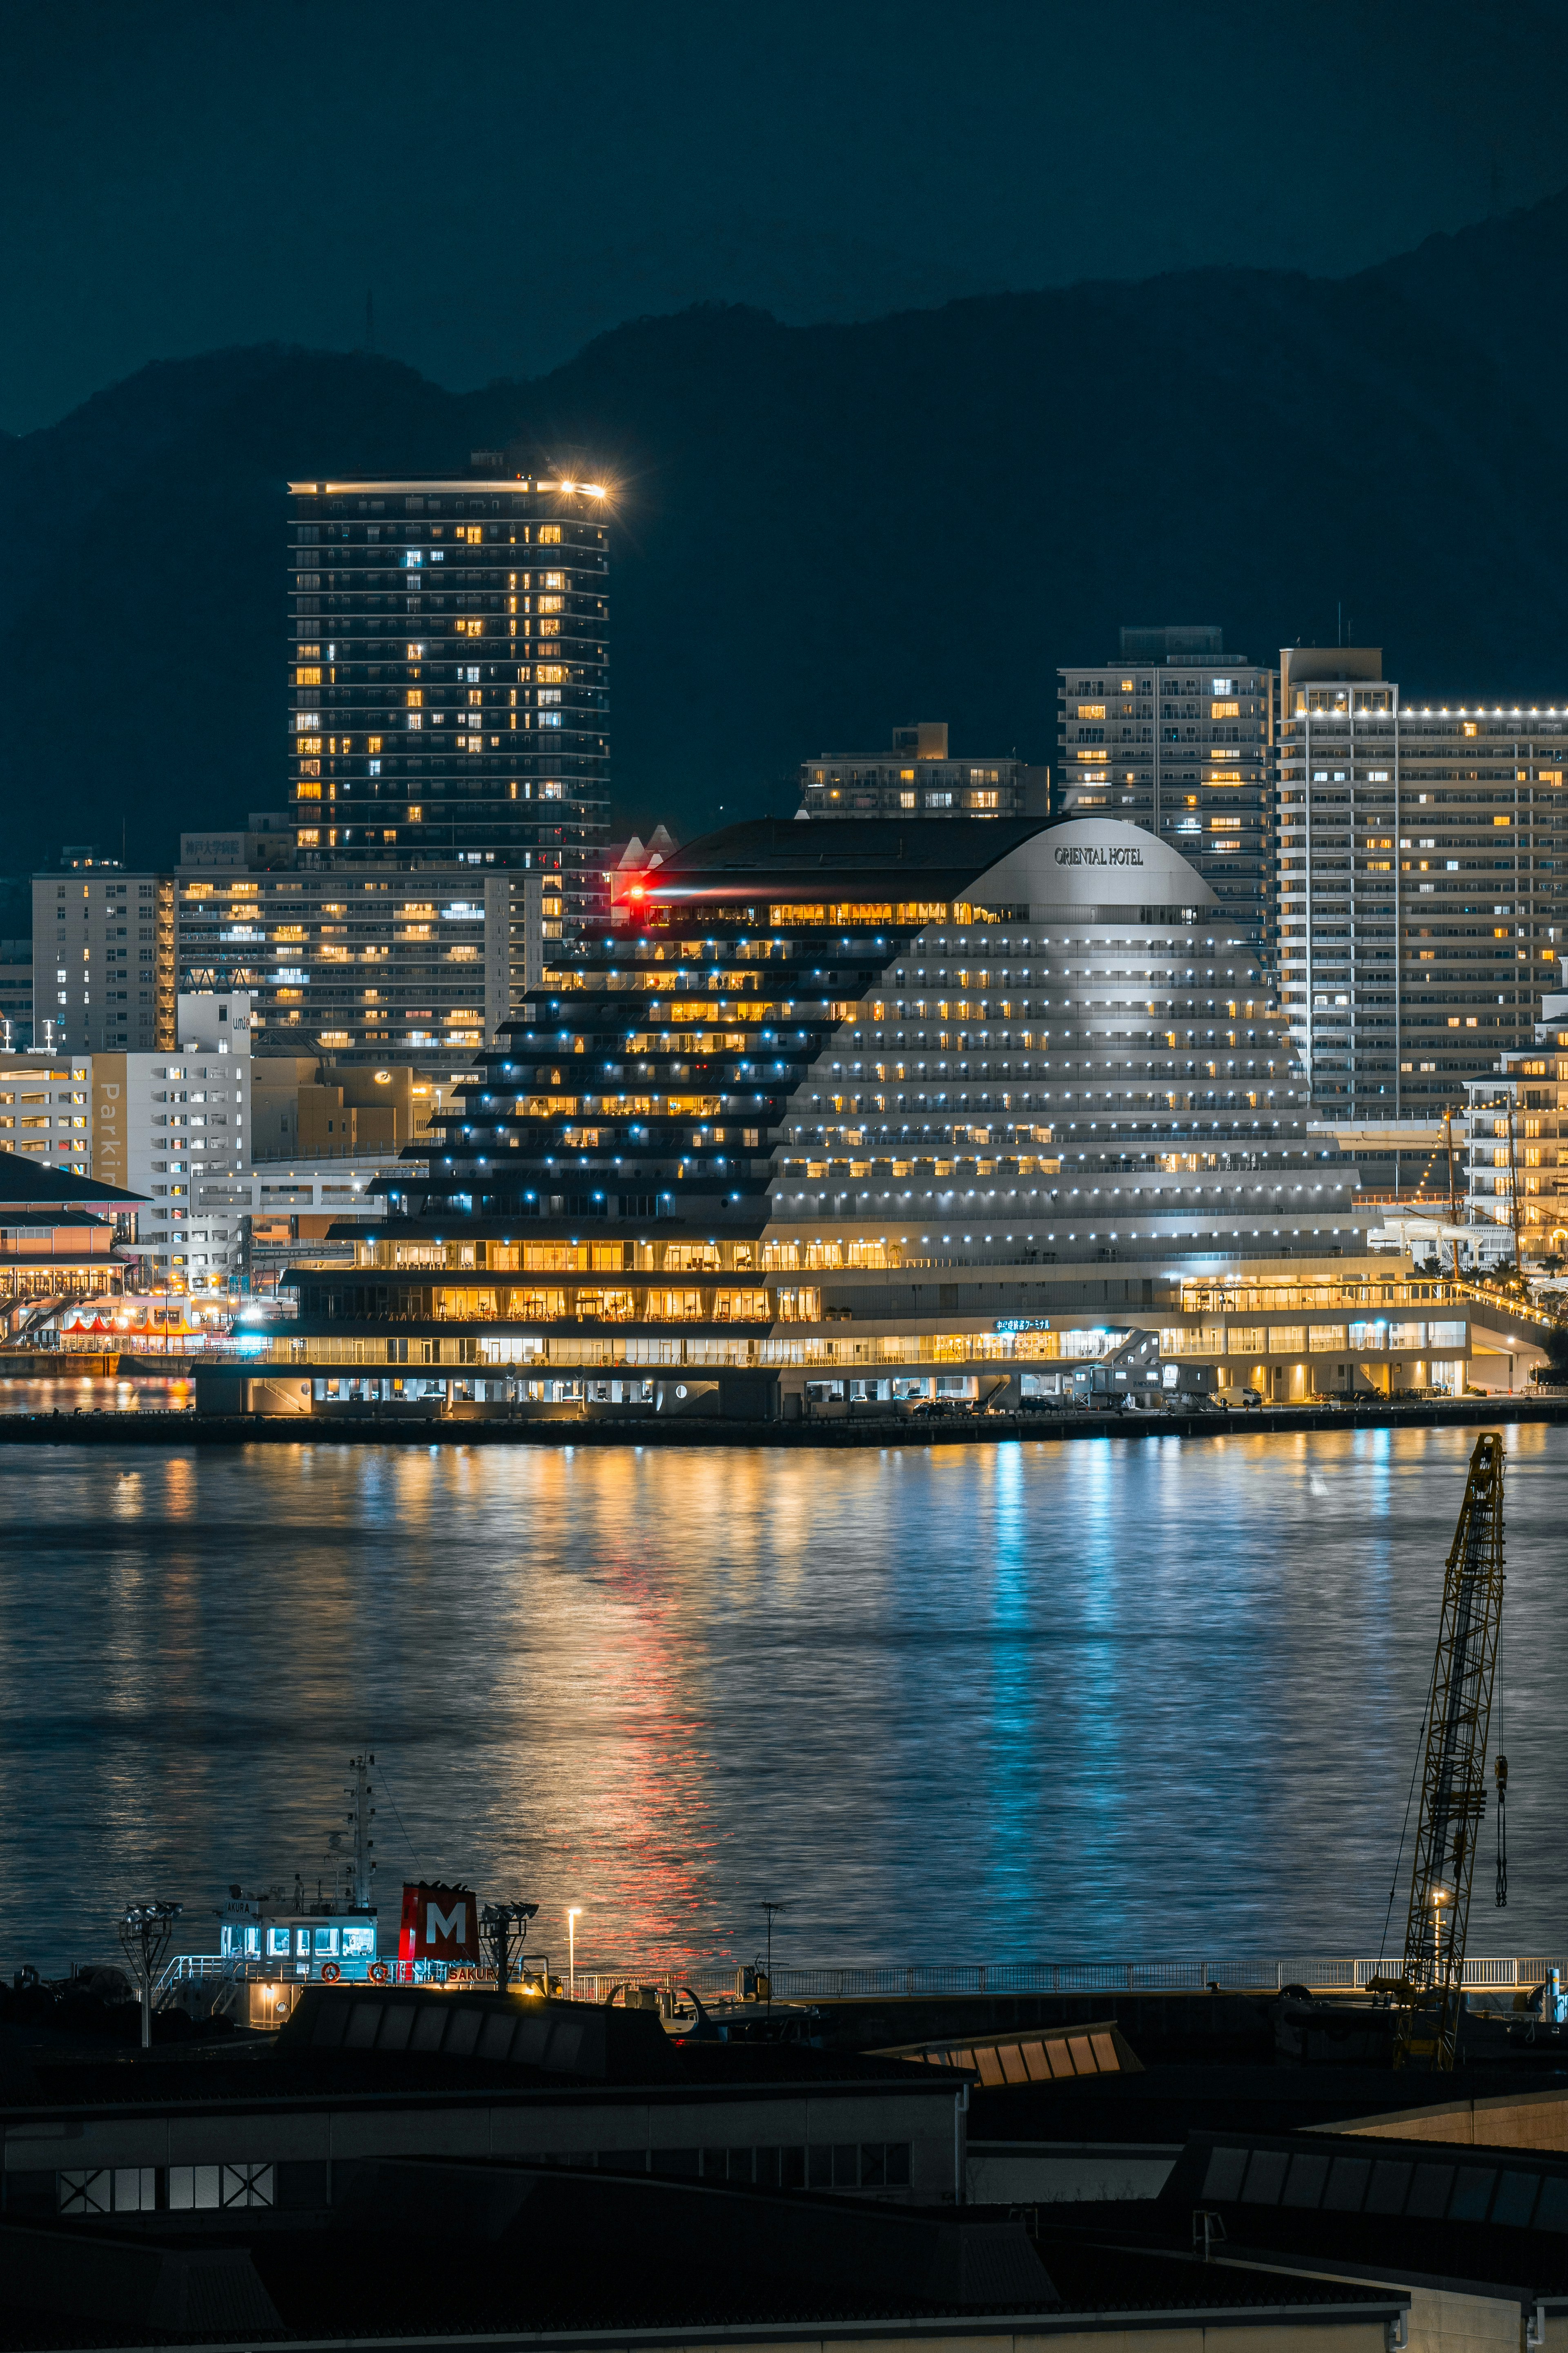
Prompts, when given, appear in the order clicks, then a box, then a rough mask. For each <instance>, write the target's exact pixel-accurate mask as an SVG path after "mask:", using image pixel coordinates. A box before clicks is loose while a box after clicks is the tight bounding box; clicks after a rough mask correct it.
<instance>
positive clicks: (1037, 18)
mask: <svg viewBox="0 0 1568 2353" xmlns="http://www.w3.org/2000/svg"><path fill="white" fill-rule="evenodd" d="M0 31H3V33H4V40H5V63H6V100H7V102H6V136H5V142H3V144H0V181H3V185H4V190H5V225H6V233H5V237H4V238H3V239H0V289H3V301H4V316H5V335H4V337H3V339H0V425H3V426H4V427H6V428H8V429H9V430H11V431H13V432H26V431H29V430H31V429H33V428H35V427H38V426H40V425H47V424H48V423H50V422H52V421H53V420H55V419H56V418H58V417H61V416H62V415H64V414H65V413H66V412H68V410H69V409H71V408H72V407H74V406H77V405H78V404H79V402H81V401H83V400H84V399H86V398H87V397H88V396H89V395H91V394H92V393H93V392H95V391H97V390H98V389H100V387H102V386H103V385H108V384H111V383H114V382H116V381H117V380H119V379H120V378H121V377H123V376H125V375H129V374H131V373H132V371H133V370H135V369H137V368H139V367H141V366H142V364H144V363H146V362H147V361H149V360H153V359H157V358H172V357H180V356H184V355H187V354H190V353H197V352H201V351H205V350H209V349H212V348H214V347H217V346H223V345H229V344H236V343H259V342H266V341H270V340H274V339H276V340H280V341H284V342H292V343H305V344H308V345H311V346H316V347H321V348H333V349H340V350H341V349H347V348H352V347H353V346H355V345H358V344H360V343H363V341H364V339H365V332H366V322H365V297H366V293H367V290H370V291H373V292H374V322H375V343H376V346H377V348H378V349H380V350H382V351H384V352H386V353H391V354H393V355H395V356H396V357H398V358H400V359H403V360H405V361H407V362H409V363H410V364H412V365H414V366H415V367H416V368H418V369H420V370H421V371H423V372H424V373H425V374H426V375H428V376H430V377H431V378H433V379H434V380H436V381H437V382H438V383H440V384H442V385H446V386H447V387H449V388H451V389H464V388H468V387H470V386H474V385H479V384H483V383H485V382H487V381H489V380H490V379H492V378H494V377H497V376H500V375H533V374H537V373H539V372H541V371H543V370H545V369H548V368H551V367H552V366H554V365H556V364H559V363H560V362H562V361H563V360H564V359H566V358H567V357H569V356H570V355H571V353H573V352H574V350H575V349H576V348H577V347H578V346H579V345H580V344H581V343H583V342H584V340H585V339H586V338H587V337H589V336H591V335H593V334H595V333H596V332H600V331H601V330H603V329H605V328H608V327H611V326H613V325H615V324H616V323H617V322H620V321H622V320H624V319H626V318H628V317H632V316H636V315H637V314H640V313H645V312H650V311H672V310H679V309H681V308H684V307H685V306H686V305H688V304H689V303H692V302H696V301H710V300H728V301H746V302H751V303H755V304H758V305H760V306H762V307H763V308H766V309H769V310H771V311H773V312H774V313H775V315H777V316H778V317H780V318H782V319H784V320H787V321H790V322H807V321H814V320H852V319H865V318H871V317H875V316H877V315H879V314H880V313H882V312H885V311H889V310H893V309H897V308H901V307H906V306H925V305H932V304H936V303H939V302H942V301H946V300H948V299H949V298H951V297H952V296H954V295H960V294H965V293H978V292H987V291H994V290H1003V289H1022V288H1030V287H1044V286H1050V285H1060V284H1065V283H1068V282H1070V281H1072V280H1076V279H1079V278H1084V277H1097V276H1115V277H1139V276H1143V275H1146V274H1150V273H1153V272H1158V271H1162V270H1166V269H1185V268H1190V267H1192V266H1194V265H1198V264H1205V263H1230V264H1257V265H1258V266H1263V267H1270V268H1286V269H1303V270H1307V271H1311V272H1321V273H1329V274H1337V273H1342V272H1347V271H1350V270H1353V269H1357V268H1359V267H1361V266H1363V264H1365V263H1368V262H1371V261H1374V260H1377V259H1382V258H1384V257H1385V256H1387V255H1389V254H1392V253H1395V252H1398V251H1400V250H1401V249H1403V248H1407V247H1409V246H1411V245H1414V244H1415V243H1417V242H1418V241H1419V240H1420V239H1421V238H1422V237H1425V236H1426V235H1428V234H1429V233H1430V232H1431V231H1433V230H1435V229H1451V228H1456V227H1460V226H1462V225H1463V224H1465V223H1467V222H1470V221H1476V220H1480V219H1483V218H1485V217H1486V216H1488V215H1489V214H1490V213H1496V212H1499V211H1503V210H1507V209H1510V208H1511V207H1513V206H1520V205H1525V204H1529V203H1532V202H1534V201H1535V200H1536V199H1537V198H1539V197H1541V196H1542V195H1546V194H1548V193H1550V192H1551V191H1552V190H1554V189H1556V188H1558V187H1560V186H1562V185H1563V184H1564V182H1565V181H1568V134H1565V132H1564V129H1563V113H1562V106H1561V91H1562V90H1563V84H1564V78H1565V69H1568V5H1526V0H1514V5H1510V7H1509V8H1507V9H1497V8H1492V9H1481V8H1477V7H1475V6H1474V5H1456V0H1383V5H1378V0H1372V5H1367V0H1324V5H1316V6H1309V7H1306V8H1299V9H1296V10H1292V11H1280V10H1268V9H1258V8H1257V7H1256V6H1253V5H1230V0H1209V5H1204V0H1185V5H1183V6H1181V7H1179V8H1173V7H1172V6H1170V5H1168V0H1159V5H1142V0H1125V5H1093V6H1089V5H1082V6H1077V7H1070V8H1069V7H1062V6H1050V5H1023V6H1006V5H1002V6H996V5H993V6H987V5H966V6H963V7H962V8H960V7H957V6H949V7H945V8H935V7H931V6H924V5H902V6H899V5H876V0H858V5H857V0H851V5H844V0H836V5H820V6H819V5H781V6H775V7H770V8H766V9H763V8H756V7H752V8H738V7H736V6H735V5H733V0H725V5H711V6H709V5H673V6H669V7H665V8H656V7H651V6H648V5H632V6H626V5H597V6H592V7H589V6H584V5H577V6H574V5H570V0H560V5H552V6H550V7H538V6H534V5H527V0H508V5H489V0H452V5H446V6H432V5H429V0H419V5H412V0H374V4H373V5H371V4H370V0H367V4H366V5H360V4H359V0H336V4H335V5H334V0H319V5H310V6H299V5H295V6H289V5H270V6H259V5H245V0H228V5H218V0H205V5H192V6H183V5H135V0H113V5H70V0H54V5H49V6H47V7H45V8H39V7H37V6H36V5H26V6H24V5H17V0H8V5H5V9H4V15H3V17H0Z"/></svg>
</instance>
